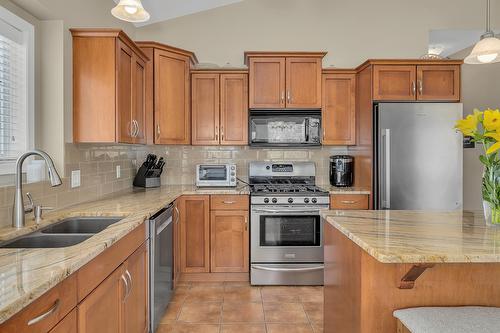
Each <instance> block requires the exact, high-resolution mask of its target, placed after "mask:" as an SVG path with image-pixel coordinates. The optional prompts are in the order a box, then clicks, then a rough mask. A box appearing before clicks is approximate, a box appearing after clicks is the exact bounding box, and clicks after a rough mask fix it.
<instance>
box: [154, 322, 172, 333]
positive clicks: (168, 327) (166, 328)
mask: <svg viewBox="0 0 500 333" xmlns="http://www.w3.org/2000/svg"><path fill="white" fill-rule="evenodd" d="M173 332H174V324H173V323H171V324H160V325H158V328H157V329H156V333H173Z"/></svg>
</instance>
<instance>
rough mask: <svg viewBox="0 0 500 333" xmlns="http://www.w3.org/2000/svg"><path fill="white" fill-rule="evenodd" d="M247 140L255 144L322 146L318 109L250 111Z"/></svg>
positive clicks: (256, 145)
mask: <svg viewBox="0 0 500 333" xmlns="http://www.w3.org/2000/svg"><path fill="white" fill-rule="evenodd" d="M248 136H249V138H248V142H249V144H250V146H254V147H310V146H320V145H321V111H320V110H297V111H289V110H251V111H250V116H249V121H248Z"/></svg>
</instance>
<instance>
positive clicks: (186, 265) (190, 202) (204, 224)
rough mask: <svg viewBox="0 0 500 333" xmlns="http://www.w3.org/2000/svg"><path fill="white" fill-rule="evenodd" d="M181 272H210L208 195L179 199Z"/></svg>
mask: <svg viewBox="0 0 500 333" xmlns="http://www.w3.org/2000/svg"><path fill="white" fill-rule="evenodd" d="M179 202H180V205H179V211H180V216H181V219H180V225H181V227H180V245H181V272H183V273H203V272H209V271H210V255H209V252H210V234H209V232H210V213H209V205H210V200H209V196H208V195H186V196H182V197H181V199H180V201H179Z"/></svg>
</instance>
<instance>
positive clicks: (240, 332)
mask: <svg viewBox="0 0 500 333" xmlns="http://www.w3.org/2000/svg"><path fill="white" fill-rule="evenodd" d="M222 333H266V326H265V325H264V324H224V325H222Z"/></svg>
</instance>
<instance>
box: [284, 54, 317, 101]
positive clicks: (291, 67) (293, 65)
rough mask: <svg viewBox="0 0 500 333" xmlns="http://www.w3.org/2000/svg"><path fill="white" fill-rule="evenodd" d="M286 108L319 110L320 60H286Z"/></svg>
mask: <svg viewBox="0 0 500 333" xmlns="http://www.w3.org/2000/svg"><path fill="white" fill-rule="evenodd" d="M286 107H287V108H289V109H293V108H311V109H319V108H321V59H318V58H286Z"/></svg>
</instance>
